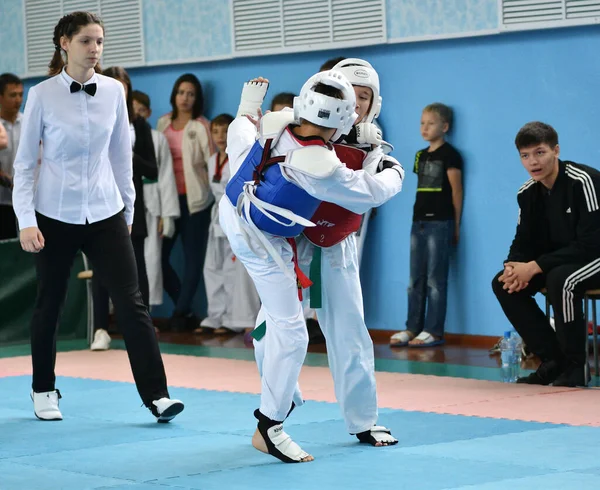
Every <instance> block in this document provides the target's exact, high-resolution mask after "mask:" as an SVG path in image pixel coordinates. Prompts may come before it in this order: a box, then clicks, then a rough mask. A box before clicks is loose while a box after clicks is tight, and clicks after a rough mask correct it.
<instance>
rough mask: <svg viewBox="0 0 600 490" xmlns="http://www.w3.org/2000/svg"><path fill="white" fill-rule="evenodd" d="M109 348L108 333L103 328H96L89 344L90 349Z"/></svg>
mask: <svg viewBox="0 0 600 490" xmlns="http://www.w3.org/2000/svg"><path fill="white" fill-rule="evenodd" d="M108 349H110V335H108V332H107V331H106V330H104V329H103V328H99V329H98V330H96V333H95V334H94V341H93V342H92V345H90V350H108Z"/></svg>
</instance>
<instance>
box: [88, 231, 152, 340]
mask: <svg viewBox="0 0 600 490" xmlns="http://www.w3.org/2000/svg"><path fill="white" fill-rule="evenodd" d="M144 241H145V238H144V237H134V236H132V237H131V244H132V245H133V255H134V256H135V264H136V268H137V277H138V282H139V286H140V292H141V293H142V301H143V302H144V306H145V307H146V308H149V306H150V286H149V285H148V273H147V271H146V260H145V258H144ZM92 295H93V297H94V328H95V329H96V330H97V329H99V328H103V329H104V330H107V329H108V323H109V316H110V314H109V313H110V312H109V310H110V308H109V298H110V296H109V294H108V289H106V287H105V286H104V285H103V284H102V282H101V281H100V277H99V276H98V275H97V274H94V275H93V276H92Z"/></svg>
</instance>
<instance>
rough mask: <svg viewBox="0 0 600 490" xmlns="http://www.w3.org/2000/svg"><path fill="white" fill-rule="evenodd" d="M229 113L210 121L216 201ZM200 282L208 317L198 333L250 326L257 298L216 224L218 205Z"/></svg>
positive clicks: (223, 179) (225, 168) (223, 181)
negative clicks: (213, 149)
mask: <svg viewBox="0 0 600 490" xmlns="http://www.w3.org/2000/svg"><path fill="white" fill-rule="evenodd" d="M232 122H233V116H230V115H229V114H220V115H218V116H217V117H215V118H214V119H213V120H212V122H211V123H210V131H211V136H212V138H213V141H214V142H215V145H216V146H217V149H218V151H217V152H216V153H213V154H212V155H211V157H210V158H209V159H208V178H209V182H210V188H211V190H212V193H213V194H214V196H215V202H217V203H218V202H219V201H220V200H221V198H222V197H223V195H224V194H225V187H226V186H227V183H228V182H229V177H230V171H229V157H228V156H227V153H226V152H225V149H226V146H227V130H228V128H229V125H230V124H231V123H232ZM204 285H205V287H206V299H207V300H208V316H207V317H206V318H205V319H204V320H202V322H201V323H200V328H199V329H198V330H199V332H197V333H205V332H207V331H209V332H211V331H212V332H214V333H215V334H217V335H218V334H225V333H228V332H242V331H243V330H245V329H247V328H253V327H254V322H255V321H256V316H257V315H258V310H259V309H260V298H259V297H258V293H257V292H256V288H255V287H254V284H253V283H252V279H250V276H249V275H248V273H247V272H246V269H245V268H244V266H243V265H242V264H241V263H240V261H239V260H237V259H236V257H235V255H234V254H233V252H232V251H231V246H230V245H229V241H228V240H227V237H226V236H225V233H223V230H222V229H221V226H220V224H219V207H218V206H213V208H212V216H211V220H210V228H209V230H208V245H207V248H206V258H205V260H204Z"/></svg>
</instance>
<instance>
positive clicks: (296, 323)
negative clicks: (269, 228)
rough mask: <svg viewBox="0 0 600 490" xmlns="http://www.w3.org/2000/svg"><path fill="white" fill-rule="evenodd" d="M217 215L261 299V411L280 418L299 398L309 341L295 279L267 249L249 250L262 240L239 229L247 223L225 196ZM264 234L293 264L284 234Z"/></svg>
mask: <svg viewBox="0 0 600 490" xmlns="http://www.w3.org/2000/svg"><path fill="white" fill-rule="evenodd" d="M219 219H220V224H221V228H222V229H223V231H224V232H225V234H226V235H227V238H228V239H229V243H230V244H231V248H232V250H233V253H234V254H235V255H236V257H237V258H238V259H239V260H240V261H241V262H242V263H243V264H244V266H245V267H246V270H247V271H248V273H249V274H250V277H251V278H252V280H253V282H254V284H255V286H256V289H257V291H258V294H259V296H260V299H261V301H262V308H261V313H260V315H259V317H260V318H262V317H264V319H265V321H266V324H267V329H266V335H265V336H264V337H263V338H262V339H261V340H260V341H259V342H257V344H262V345H261V346H260V347H259V349H257V351H256V360H257V364H258V368H259V372H260V374H261V386H262V391H261V400H260V411H261V413H262V414H263V415H266V416H267V417H269V418H270V419H272V420H277V421H282V420H284V419H285V417H286V416H287V414H288V412H289V410H290V408H291V405H292V400H293V401H294V402H296V401H297V399H298V401H299V402H300V403H296V404H297V405H300V404H301V399H302V397H301V396H299V391H298V376H299V375H300V369H301V368H302V364H303V363H304V359H305V357H306V349H307V347H308V333H307V331H306V324H305V322H304V316H303V314H302V304H301V302H300V300H299V299H298V288H297V285H296V281H295V280H294V279H293V278H292V277H291V274H285V273H284V271H283V270H281V268H280V267H279V266H278V265H277V264H276V263H275V262H274V261H273V259H272V258H271V257H268V256H267V254H266V253H264V255H263V256H259V255H257V253H255V252H254V251H253V249H254V250H257V251H261V246H260V244H259V243H258V242H256V240H255V239H253V238H250V237H248V236H247V235H245V234H244V233H243V232H242V228H241V227H243V226H248V225H247V224H246V223H245V221H243V220H242V218H240V217H239V215H238V214H237V211H236V209H235V208H234V207H233V206H232V205H231V203H230V202H229V200H228V199H226V198H225V199H221V202H220V205H219ZM268 239H269V241H270V242H271V244H272V245H273V247H274V248H275V250H276V251H277V252H278V253H279V254H280V256H281V257H282V259H283V261H284V263H285V264H286V266H287V267H288V268H289V269H290V270H293V267H294V266H293V261H292V257H293V254H292V248H291V246H290V245H289V243H288V242H287V241H286V240H284V239H283V238H276V237H272V236H268ZM247 240H249V241H250V244H251V245H252V248H250V246H249V244H248V242H247ZM261 323H262V322H261ZM294 395H296V396H294Z"/></svg>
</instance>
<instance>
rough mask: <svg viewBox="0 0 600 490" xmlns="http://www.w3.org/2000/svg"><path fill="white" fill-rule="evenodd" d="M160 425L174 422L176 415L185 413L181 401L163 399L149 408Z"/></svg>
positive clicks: (156, 401)
mask: <svg viewBox="0 0 600 490" xmlns="http://www.w3.org/2000/svg"><path fill="white" fill-rule="evenodd" d="M148 408H149V409H150V411H151V412H152V415H154V416H155V417H156V419H157V422H159V423H166V422H169V421H170V420H173V419H174V418H175V416H176V415H178V414H180V413H181V412H182V411H183V408H184V405H183V402H181V401H180V400H171V399H170V398H161V399H160V400H154V401H153V402H152V405H151V406H150V407H148Z"/></svg>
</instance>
